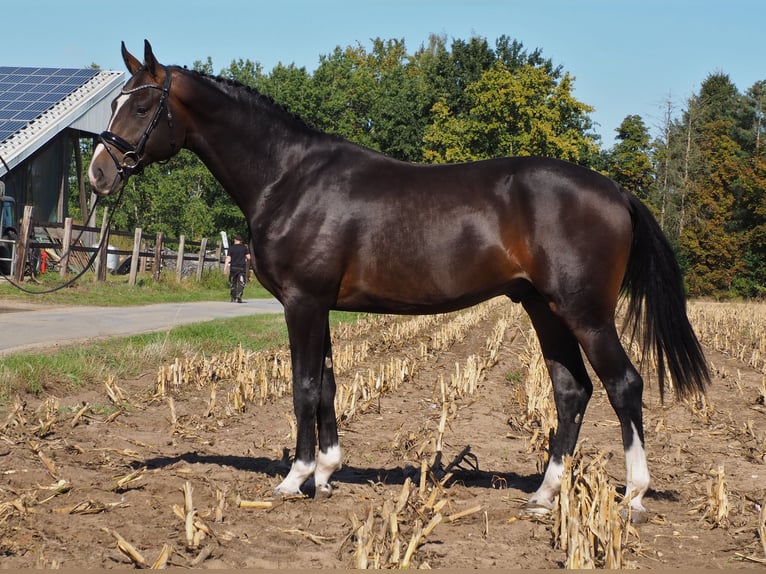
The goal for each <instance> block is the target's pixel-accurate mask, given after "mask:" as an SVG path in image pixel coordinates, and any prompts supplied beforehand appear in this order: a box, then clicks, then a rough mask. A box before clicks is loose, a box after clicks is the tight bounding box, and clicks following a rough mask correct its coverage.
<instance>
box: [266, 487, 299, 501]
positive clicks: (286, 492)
mask: <svg viewBox="0 0 766 574" xmlns="http://www.w3.org/2000/svg"><path fill="white" fill-rule="evenodd" d="M271 495H272V496H273V497H274V498H290V497H293V496H303V493H302V492H301V491H300V489H293V488H285V487H283V486H282V485H279V486H277V487H276V488H275V489H274V490H272V491H271Z"/></svg>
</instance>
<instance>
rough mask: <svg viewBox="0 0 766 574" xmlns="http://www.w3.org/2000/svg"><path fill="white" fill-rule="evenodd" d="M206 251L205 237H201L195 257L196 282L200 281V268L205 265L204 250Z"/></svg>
mask: <svg viewBox="0 0 766 574" xmlns="http://www.w3.org/2000/svg"><path fill="white" fill-rule="evenodd" d="M206 251H207V237H203V238H202V241H201V242H200V246H199V257H198V258H197V283H199V282H200V281H202V270H203V268H204V267H205V252H206Z"/></svg>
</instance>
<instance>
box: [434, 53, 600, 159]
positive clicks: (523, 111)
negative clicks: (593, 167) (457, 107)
mask: <svg viewBox="0 0 766 574" xmlns="http://www.w3.org/2000/svg"><path fill="white" fill-rule="evenodd" d="M572 90H573V82H572V79H571V77H570V76H569V75H568V74H564V76H563V77H562V78H561V80H560V81H558V82H557V81H556V80H555V78H553V77H552V76H551V75H549V74H548V73H547V72H546V70H545V69H543V68H536V67H534V66H531V65H524V66H522V67H520V68H518V69H516V70H514V71H511V70H509V69H508V68H507V67H506V66H505V64H503V63H501V62H497V63H496V64H495V65H494V66H493V67H492V68H491V69H489V70H487V71H486V72H485V73H484V74H482V76H481V77H480V78H479V80H478V81H476V82H474V83H473V84H471V85H469V86H468V87H467V89H466V98H467V100H468V102H469V104H470V106H469V109H468V112H467V113H465V114H458V113H455V112H454V111H453V110H452V109H451V108H450V107H449V105H448V104H447V102H446V101H444V100H442V101H440V102H439V103H438V104H437V105H435V106H434V108H433V113H434V122H433V123H432V125H431V126H429V128H428V129H427V130H426V135H425V158H426V160H428V161H435V162H446V161H466V160H475V159H483V158H490V157H498V156H511V155H544V156H550V157H558V158H561V159H567V160H571V161H579V160H580V159H581V158H582V157H583V156H584V155H586V153H594V152H595V151H596V149H597V148H596V145H595V142H594V141H593V139H592V138H591V137H590V136H589V135H588V133H587V129H588V128H590V125H591V123H590V120H589V118H588V116H587V114H588V113H589V112H590V111H592V108H590V106H587V105H586V104H584V103H582V102H579V101H577V100H576V99H575V98H574V97H573V95H572Z"/></svg>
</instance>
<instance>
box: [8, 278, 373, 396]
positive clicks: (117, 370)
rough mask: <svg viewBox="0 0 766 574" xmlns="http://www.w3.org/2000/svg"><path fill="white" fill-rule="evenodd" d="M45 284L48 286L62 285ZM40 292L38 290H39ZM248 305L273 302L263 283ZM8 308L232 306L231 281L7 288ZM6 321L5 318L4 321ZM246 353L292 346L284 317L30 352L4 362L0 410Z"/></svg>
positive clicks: (250, 288)
mask: <svg viewBox="0 0 766 574" xmlns="http://www.w3.org/2000/svg"><path fill="white" fill-rule="evenodd" d="M55 279H56V281H53V280H51V278H46V280H45V284H46V285H57V284H59V283H58V277H56V278H55ZM35 287H38V288H39V286H35ZM245 295H246V297H248V298H259V297H260V298H263V297H268V296H270V295H269V294H268V292H267V291H266V290H265V289H264V288H263V287H261V286H260V285H259V284H258V283H257V282H256V281H251V282H250V283H248V285H247V287H246V290H245ZM3 300H16V301H19V300H20V301H24V302H27V303H32V304H35V303H42V304H56V305H106V306H109V305H142V304H149V303H161V302H193V301H219V300H223V301H228V300H229V291H228V283H227V281H226V278H225V277H224V276H223V275H222V274H220V273H215V272H212V273H210V274H206V275H205V276H204V277H203V281H202V282H200V283H197V282H196V281H189V280H184V281H182V282H181V283H178V282H177V281H176V280H175V277H173V278H171V279H166V280H164V281H160V282H159V283H154V282H152V281H151V279H149V280H148V281H147V280H144V282H143V283H141V284H139V285H136V286H134V287H130V286H128V285H127V279H126V278H123V277H109V279H108V281H107V282H106V283H94V282H93V281H92V277H91V279H90V280H88V279H87V278H83V279H81V280H80V281H79V282H78V283H77V284H76V285H75V286H73V287H71V288H67V289H64V290H62V291H58V292H56V293H52V294H49V295H39V296H36V295H27V294H24V293H21V292H19V291H17V290H16V289H15V288H13V287H12V286H11V285H8V284H2V285H0V307H2V305H3V303H2V302H3ZM0 317H1V315H0ZM358 317H359V314H355V313H335V312H333V313H332V314H331V323H332V324H337V323H338V322H352V321H355V320H357V318H358ZM240 345H241V346H242V348H243V349H245V350H246V351H258V350H262V349H265V348H270V347H275V346H280V345H287V328H286V326H285V321H284V317H283V316H282V315H281V314H271V315H256V316H249V317H237V318H232V319H218V320H214V321H206V322H203V323H195V324H191V325H183V326H179V327H176V328H173V329H171V330H169V331H165V332H159V333H148V334H143V335H134V336H130V337H118V338H112V339H108V340H99V341H93V342H89V343H84V344H79V343H78V344H77V345H72V346H67V347H63V348H61V349H59V350H57V351H55V352H52V353H42V352H39V351H37V352H27V353H20V354H13V355H9V356H6V357H3V358H2V359H1V360H0V408H2V407H4V406H5V405H7V404H8V403H9V401H10V400H11V399H12V398H13V397H14V396H17V395H19V394H32V395H35V396H42V395H45V394H56V395H59V396H60V395H61V394H66V393H67V392H73V391H77V390H78V389H84V388H87V387H88V386H89V385H102V384H103V383H104V381H106V380H107V378H108V377H109V376H113V377H115V378H116V379H117V380H120V379H130V378H138V377H140V376H142V375H146V374H151V375H154V374H156V372H157V370H158V368H159V366H160V365H162V364H165V363H167V362H171V361H172V360H173V359H174V358H175V357H178V356H181V355H186V354H192V355H194V354H201V355H213V354H216V353H225V352H231V351H233V350H234V349H236V348H237V347H238V346H240Z"/></svg>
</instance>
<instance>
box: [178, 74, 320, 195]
mask: <svg viewBox="0 0 766 574" xmlns="http://www.w3.org/2000/svg"><path fill="white" fill-rule="evenodd" d="M197 81H198V82H199V83H200V86H199V88H198V92H199V95H198V96H197V98H196V99H190V100H189V102H188V103H189V106H190V109H191V110H192V115H193V120H192V121H193V125H194V128H193V130H192V133H191V136H190V138H189V140H188V141H187V143H186V146H187V147H188V148H189V149H190V150H191V151H193V152H194V153H196V154H197V155H198V156H199V157H200V159H201V160H202V162H203V163H204V164H205V165H206V166H207V168H208V169H209V170H210V172H211V173H212V174H213V175H214V176H215V177H216V179H218V181H219V182H220V183H221V185H223V187H224V188H225V189H226V190H227V191H228V192H229V194H230V195H231V196H232V198H233V199H234V200H235V201H236V202H237V203H238V204H240V207H242V203H243V201H245V199H246V198H244V197H243V194H246V195H247V196H248V197H252V195H253V194H258V193H259V192H261V191H263V190H264V189H266V188H268V187H270V186H271V185H272V184H273V182H274V181H276V180H278V179H279V178H280V177H281V176H282V174H283V173H284V172H285V171H286V170H289V169H290V166H289V165H286V164H285V162H286V158H289V157H294V158H298V157H300V155H301V154H300V150H301V149H304V148H305V147H306V146H307V145H308V143H307V141H308V139H309V137H308V134H307V132H306V131H305V130H301V129H299V127H298V125H297V123H296V122H294V121H293V120H292V119H291V118H290V116H289V115H287V114H286V113H282V112H281V111H280V110H278V109H277V108H276V106H273V108H272V107H271V105H270V104H269V103H267V102H264V101H260V100H259V98H258V96H256V95H253V96H252V97H239V98H238V97H234V96H232V95H231V94H230V93H228V92H227V91H226V90H224V89H222V88H221V87H219V86H215V84H214V82H212V83H211V82H210V81H206V80H204V79H198V80H197ZM242 89H243V90H244V89H245V88H242ZM296 150H298V151H299V153H295V151H296Z"/></svg>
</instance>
